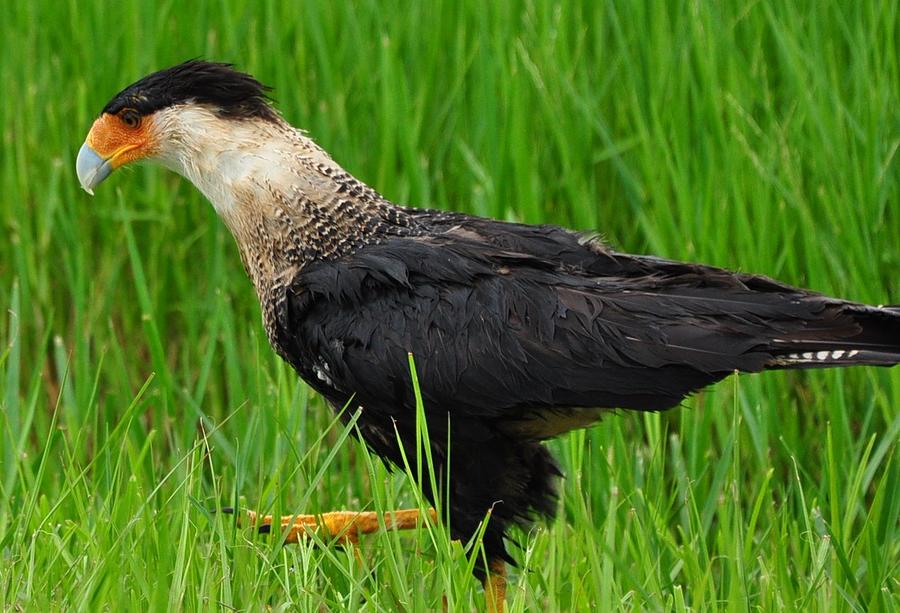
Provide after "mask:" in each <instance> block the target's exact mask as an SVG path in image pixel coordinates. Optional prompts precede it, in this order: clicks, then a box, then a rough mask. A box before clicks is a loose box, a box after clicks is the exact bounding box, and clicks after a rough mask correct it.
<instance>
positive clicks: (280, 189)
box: [76, 59, 900, 611]
mask: <svg viewBox="0 0 900 613" xmlns="http://www.w3.org/2000/svg"><path fill="white" fill-rule="evenodd" d="M270 92H271V89H270V88H268V87H266V86H264V85H263V84H262V83H261V82H260V81H258V80H257V79H256V78H254V77H253V76H251V75H249V74H247V73H244V72H241V71H239V70H238V69H236V68H235V67H234V66H233V65H232V64H226V63H219V62H212V61H207V60H202V59H194V60H189V61H187V62H184V63H181V64H178V65H176V66H172V67H169V68H166V69H163V70H159V71H157V72H154V73H152V74H149V75H147V76H145V77H143V78H141V79H140V80H138V81H136V82H135V83H133V84H131V85H129V86H128V87H126V88H124V89H123V90H122V91H120V92H119V93H117V94H116V95H114V96H113V97H112V98H111V99H110V101H109V102H108V103H107V104H106V106H104V107H103V109H102V111H101V112H100V114H99V116H98V117H97V118H96V120H95V121H94V122H93V125H92V126H91V128H90V130H89V132H88V134H87V137H86V140H85V142H84V144H83V145H82V146H81V149H80V150H79V152H78V156H77V159H76V173H77V176H78V179H79V181H80V183H81V186H82V187H83V188H84V189H85V190H86V191H87V192H88V193H90V194H93V190H94V188H96V187H97V185H98V184H100V183H101V182H102V181H104V180H105V179H106V178H107V177H108V176H109V175H110V174H111V173H112V172H113V171H114V170H115V169H117V168H119V167H121V166H124V165H126V164H129V163H132V162H137V161H140V160H147V161H153V162H156V163H159V164H161V165H162V166H163V167H165V168H168V169H170V170H173V171H175V172H176V173H178V174H180V175H182V176H183V177H185V178H186V179H187V180H189V181H190V182H191V183H193V184H194V186H196V188H197V189H199V191H200V192H202V194H203V195H204V196H205V197H206V199H208V200H209V202H210V203H211V204H212V206H213V207H214V208H215V210H216V212H217V213H218V216H219V217H220V218H221V219H222V221H223V222H224V224H225V225H226V226H227V227H228V229H229V230H230V232H231V234H232V235H233V237H234V239H235V241H236V243H237V247H238V250H239V252H240V256H241V260H242V262H243V266H244V268H245V270H246V272H247V274H248V276H249V278H250V280H251V281H252V284H253V287H254V288H255V290H256V294H257V297H258V299H259V302H260V305H261V310H262V319H263V326H264V328H265V331H266V334H267V337H268V340H269V342H270V344H271V346H272V347H273V349H274V350H275V352H276V353H277V354H278V355H279V356H281V358H283V359H284V360H285V361H286V362H287V363H288V364H290V366H291V367H293V369H294V370H295V371H296V373H297V374H298V375H299V377H300V378H301V379H303V380H304V381H305V382H306V383H307V384H308V385H309V386H310V387H311V388H312V389H314V390H315V391H316V392H318V394H320V395H321V396H322V397H324V399H325V400H326V401H327V402H328V403H329V404H330V405H331V406H332V407H334V408H335V410H337V411H339V412H341V415H342V416H343V419H345V420H346V419H348V417H346V416H347V415H348V414H350V413H351V411H348V410H344V409H345V408H347V407H350V408H352V409H353V414H354V415H355V419H356V432H357V433H358V435H359V436H360V437H361V438H362V440H363V442H364V443H365V444H366V445H367V446H368V447H369V448H370V449H371V450H372V451H373V452H375V453H376V454H377V455H378V456H380V457H381V458H382V459H383V460H384V461H385V462H386V464H387V465H389V466H400V467H402V466H403V462H404V460H403V458H404V457H409V456H410V455H414V454H415V453H416V432H417V422H416V415H417V398H416V390H415V389H414V385H413V382H414V381H413V378H414V377H415V380H416V381H417V383H418V389H419V393H420V394H421V403H422V404H421V406H422V411H423V412H424V418H425V422H426V425H427V428H428V431H429V443H428V444H429V449H428V451H429V452H430V454H431V458H432V463H433V465H432V471H433V473H434V474H432V475H430V477H432V478H423V479H422V485H421V487H422V491H423V494H424V495H425V496H426V497H427V498H428V499H429V500H430V501H431V502H432V503H434V504H443V505H444V506H445V508H446V509H447V518H448V520H449V531H450V535H451V537H452V538H455V539H462V540H463V542H466V541H468V540H469V539H470V538H471V537H472V536H473V535H475V534H476V533H479V531H480V530H483V540H482V545H483V559H481V560H480V561H479V563H478V564H476V566H475V573H476V575H478V577H479V578H480V579H481V580H482V581H483V582H484V586H485V591H486V598H487V608H488V609H489V610H494V611H500V610H503V608H504V606H505V605H504V602H505V590H506V568H507V564H508V563H513V559H512V558H511V556H510V555H509V552H508V550H507V543H508V538H509V537H508V532H509V530H510V528H511V527H512V526H514V525H520V526H528V525H530V524H531V523H532V522H533V521H535V520H536V519H538V518H541V517H547V518H551V517H552V516H553V515H554V512H555V510H556V508H557V484H558V479H559V478H560V477H561V475H562V473H561V470H560V468H559V465H558V464H557V462H556V461H555V460H554V458H553V457H552V455H551V454H550V452H549V451H548V449H547V447H546V446H545V444H544V443H545V442H546V441H547V440H548V439H551V438H553V437H556V436H559V435H561V434H563V433H565V432H568V431H571V430H574V429H578V428H585V427H588V426H591V425H592V424H594V423H596V422H597V421H598V420H599V419H600V418H601V417H602V416H603V415H604V414H607V413H609V412H611V411H615V410H633V411H662V410H665V409H669V408H672V407H675V406H677V405H679V404H680V403H681V402H682V401H683V399H685V398H686V397H688V396H690V395H691V394H693V393H695V392H697V391H699V390H701V389H703V388H705V387H707V386H708V385H710V384H712V383H714V382H716V381H719V380H721V379H723V378H725V377H727V376H729V375H731V374H733V373H737V372H741V373H757V372H761V371H767V370H785V369H812V368H825V367H843V366H856V365H873V366H893V365H895V364H897V363H898V362H900V307H897V306H887V307H878V306H869V305H865V304H860V303H856V302H851V301H847V300H841V299H837V298H831V297H828V296H825V295H822V294H819V293H816V292H813V291H809V290H805V289H800V288H797V287H792V286H790V285H788V284H785V283H781V282H779V281H776V280H773V279H770V278H767V277H765V276H760V275H754V274H746V273H737V272H731V271H728V270H725V269H722V268H717V267H713V266H707V265H703V264H697V263H688V262H680V261H673V260H668V259H663V258H660V257H654V256H647V255H630V254H626V253H620V252H617V251H616V250H614V249H613V248H611V247H610V246H609V245H607V244H606V243H604V242H602V241H601V240H600V239H599V238H597V236H596V235H595V234H591V233H584V232H576V231H573V230H569V229H566V228H563V227H559V226H554V225H529V224H524V223H516V222H509V221H498V220H494V219H489V218H483V217H476V216H472V215H468V214H463V213H456V212H447V211H443V210H433V209H423V208H414V207H408V206H400V205H397V204H395V203H392V202H390V201H389V200H388V199H386V198H384V197H383V196H382V195H381V194H379V193H378V192H377V191H376V190H375V189H373V188H372V187H370V186H368V185H367V184H365V183H364V182H362V181H360V180H358V179H357V178H355V177H354V176H353V175H351V174H350V173H349V172H347V171H346V170H345V169H344V168H342V167H341V166H340V165H339V164H338V163H337V162H335V161H334V159H332V157H331V156H330V155H329V154H328V153H327V152H326V151H325V150H323V149H322V148H321V147H320V146H318V145H317V144H316V143H315V142H314V141H313V140H312V139H311V138H310V137H309V136H307V135H306V133H305V132H304V131H302V130H300V129H298V128H295V127H293V126H292V125H291V124H290V123H288V121H286V120H285V118H284V117H283V116H282V114H281V113H280V112H279V111H278V110H276V108H275V106H274V102H273V101H272V98H271V96H270ZM410 356H412V360H410ZM411 364H412V365H413V367H412V368H411V366H410V365H411ZM432 482H433V483H436V484H438V485H437V487H434V486H432V485H430V483H432ZM248 514H249V516H250V517H251V519H252V521H253V522H255V524H256V525H257V526H258V527H259V529H260V530H262V531H265V530H272V526H273V525H275V526H279V525H280V526H281V527H282V528H283V529H285V530H286V531H287V532H288V536H289V539H290V538H293V539H295V540H296V539H300V538H302V537H303V535H304V534H306V533H307V531H309V530H313V529H320V528H322V529H325V530H326V532H327V533H328V534H331V535H332V536H335V537H339V536H341V535H345V536H346V538H347V539H349V540H351V541H352V540H355V539H356V538H358V535H359V534H364V533H367V532H372V531H374V530H377V529H378V528H379V527H385V526H386V527H395V528H408V527H413V526H416V525H419V524H420V523H421V522H422V521H425V518H423V517H421V514H420V513H419V512H418V510H417V509H411V510H401V511H397V512H396V513H392V514H387V515H385V516H383V517H382V518H380V519H379V518H377V517H376V516H375V515H374V514H373V513H367V512H357V513H354V512H336V513H326V514H324V515H317V516H291V517H287V518H272V517H268V516H265V517H263V516H262V515H256V514H255V513H253V512H248ZM429 514H430V515H431V519H432V520H433V519H435V517H434V512H433V511H429Z"/></svg>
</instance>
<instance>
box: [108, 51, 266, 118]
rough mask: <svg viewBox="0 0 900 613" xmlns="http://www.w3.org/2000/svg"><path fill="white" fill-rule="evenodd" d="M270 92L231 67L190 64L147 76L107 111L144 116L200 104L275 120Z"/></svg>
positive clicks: (115, 99) (241, 115)
mask: <svg viewBox="0 0 900 613" xmlns="http://www.w3.org/2000/svg"><path fill="white" fill-rule="evenodd" d="M268 91H270V88H269V87H267V86H265V85H263V84H262V83H260V82H259V81H257V80H256V79H255V78H253V77H252V76H250V75H248V74H246V73H243V72H239V71H237V70H235V69H234V68H233V67H232V65H231V64H222V63H217V62H207V61H205V60H189V61H187V62H184V63H183V64H178V65H177V66H172V67H171V68H166V69H164V70H160V71H159V72H154V73H153V74H150V75H147V76H146V77H144V78H143V79H141V80H140V81H137V82H136V83H132V84H131V85H129V86H128V87H126V88H125V89H123V90H122V91H121V92H119V93H118V94H116V95H115V96H114V97H113V99H112V100H110V101H109V103H108V104H107V105H106V106H105V107H104V109H103V112H104V113H111V114H115V113H118V112H119V111H121V110H122V109H124V108H133V109H135V110H136V111H138V112H139V113H141V114H142V115H147V114H150V113H152V112H154V111H157V110H159V109H162V108H166V107H168V106H172V105H175V104H183V103H186V102H197V103H201V104H210V105H214V106H216V107H218V108H219V112H220V113H221V114H222V115H224V116H226V117H235V118H248V117H261V118H263V119H274V118H275V117H276V115H275V111H274V110H273V109H272V107H271V106H270V105H269V98H268V95H267V92H268Z"/></svg>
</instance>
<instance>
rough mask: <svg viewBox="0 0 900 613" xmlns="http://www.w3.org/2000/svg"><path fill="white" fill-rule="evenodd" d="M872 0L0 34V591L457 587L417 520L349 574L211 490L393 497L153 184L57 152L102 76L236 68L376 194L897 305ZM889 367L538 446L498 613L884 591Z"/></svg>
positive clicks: (277, 604) (453, 553) (544, 9)
mask: <svg viewBox="0 0 900 613" xmlns="http://www.w3.org/2000/svg"><path fill="white" fill-rule="evenodd" d="M898 12H900V9H898V4H897V3H896V2H894V1H892V0H883V1H879V0H871V1H866V2H843V1H841V0H818V1H809V2H792V3H771V4H770V3H768V2H762V1H760V2H757V1H752V0H749V1H739V2H722V3H718V2H699V1H673V2H668V3H664V2H658V3H657V2H646V3H642V2H569V3H562V4H553V3H549V2H539V1H537V0H534V1H527V2H518V1H513V0H497V1H495V2H462V3H461V2H453V1H440V0H438V1H435V2H429V3H412V4H408V3H404V2H390V1H389V2H374V1H366V2H354V3H343V2H342V3H338V2H324V1H323V2H303V3H281V2H272V1H268V2H247V1H243V0H229V1H226V2H197V3H192V4H191V5H190V6H187V5H185V4H184V3H176V2H171V1H169V2H160V3H156V4H154V3H149V2H147V3H145V2H131V1H125V2H118V3H100V2H78V3H76V2H50V1H49V0H35V1H29V2H25V1H16V2H9V3H7V4H6V6H5V10H4V17H3V19H2V20H0V40H2V41H3V42H2V48H0V52H2V53H0V86H2V91H3V92H4V93H3V104H0V138H2V157H0V230H2V236H3V239H2V240H0V306H2V312H3V316H2V318H0V608H2V609H4V610H32V611H38V610H41V611H43V610H144V609H148V610H165V609H172V610H198V609H201V610H259V609H260V608H262V607H263V606H264V605H268V606H270V607H271V608H272V609H273V610H324V609H338V610H340V609H345V608H346V609H351V610H357V609H361V610H367V611H376V610H377V611H392V610H398V609H400V610H428V609H436V608H439V607H440V606H441V598H442V595H446V596H447V598H448V601H449V604H450V608H451V610H471V609H472V608H473V607H476V606H480V603H481V602H482V600H481V599H482V596H481V593H480V590H479V588H478V587H477V584H476V582H475V581H474V580H473V579H471V577H470V576H469V575H468V572H467V558H466V552H465V551H464V550H463V548H462V546H461V545H459V544H450V543H448V542H447V540H446V535H445V534H444V532H443V531H442V529H441V528H440V527H436V528H433V529H431V530H422V531H419V532H418V533H416V534H398V533H390V534H383V535H378V536H373V537H369V538H367V539H365V542H364V543H363V547H362V550H361V560H362V561H361V563H358V562H357V561H356V560H355V559H354V555H353V554H352V553H351V552H348V551H345V550H342V549H340V548H336V547H333V546H328V545H326V544H320V545H322V546H319V547H314V546H290V547H282V546H280V545H279V544H278V543H277V539H272V538H266V537H256V536H255V535H253V534H251V533H250V532H248V531H246V530H237V529H235V528H234V527H233V525H232V522H231V521H230V520H229V518H225V517H223V516H221V515H211V514H210V513H208V511H207V510H208V509H211V508H215V507H217V506H218V505H220V504H234V503H235V502H236V501H237V502H240V503H242V504H247V505H249V506H253V507H256V508H259V509H262V510H268V511H272V510H274V511H275V512H283V513H290V512H320V511H327V510H331V509H336V508H351V509H352V508H368V509H385V508H392V507H394V506H400V505H409V504H416V502H417V501H416V497H415V489H414V488H413V487H412V486H411V483H410V481H409V480H408V479H407V478H406V477H405V476H404V475H402V474H401V475H390V474H389V473H387V471H386V470H385V469H384V468H383V467H382V466H381V465H380V463H379V462H378V461H377V460H374V459H373V458H371V457H369V455H368V454H367V453H366V452H365V449H364V448H362V447H361V446H360V445H359V444H357V443H356V442H354V441H353V439H352V437H349V438H348V436H347V434H348V433H347V431H345V430H344V429H343V428H341V427H337V426H335V425H334V423H333V415H332V414H331V412H330V411H328V410H327V409H326V408H325V407H324V405H323V403H322V401H321V399H320V398H318V397H316V396H315V395H313V394H311V393H309V391H308V390H307V388H306V387H304V386H303V385H302V384H301V383H299V382H298V381H297V380H296V378H295V377H294V376H293V374H292V373H291V372H290V371H289V369H288V368H286V367H285V365H284V364H282V363H280V361H279V360H278V359H277V358H276V357H275V355H274V354H273V353H272V352H271V351H270V349H269V348H268V346H267V343H266V340H265V336H264V334H263V332H262V328H261V325H260V317H259V311H258V306H257V305H256V303H255V295H254V292H253V291H252V288H251V286H250V283H249V282H248V281H247V279H246V278H245V277H244V273H243V271H242V269H241V266H240V263H239V259H238V255H237V251H236V249H235V247H234V245H233V243H232V240H231V238H230V236H229V235H228V234H227V231H226V230H225V229H224V227H223V226H222V224H221V223H220V222H219V221H218V220H217V219H216V217H215V214H214V212H213V210H212V208H211V207H210V206H209V205H207V204H206V203H205V202H204V201H203V200H202V198H201V197H200V196H199V194H198V193H197V192H196V191H195V190H194V189H193V188H192V187H191V186H190V185H188V184H187V183H186V182H185V181H183V180H181V179H180V178H178V177H176V176H174V175H171V174H168V173H165V172H164V171H162V170H160V169H156V168H151V167H140V168H137V169H135V170H131V171H127V170H126V171H122V172H119V173H116V175H114V176H113V177H112V178H110V179H109V180H108V181H107V182H106V183H105V184H104V185H102V186H101V188H100V189H99V190H98V194H97V196H96V197H95V198H93V199H91V198H89V197H87V196H86V195H85V194H84V193H83V192H81V191H80V189H79V188H78V185H77V181H76V178H75V175H74V157H75V154H76V152H77V150H78V147H79V146H80V144H81V142H82V140H83V138H84V135H85V134H86V132H87V129H88V128H89V126H90V123H91V121H92V120H93V118H94V116H95V115H96V114H97V113H98V112H99V110H100V108H102V106H103V104H104V103H105V102H106V101H107V100H108V98H109V97H111V95H112V94H114V93H115V92H117V91H118V90H119V89H121V88H122V87H123V86H125V85H126V84H128V83H130V82H132V81H133V80H135V79H137V78H138V77H140V76H143V75H144V74H146V73H148V72H150V71H152V70H155V69H158V68H161V67H164V66H167V65H171V64H173V63H177V62H179V61H182V60H184V59H186V58H189V57H194V56H203V57H207V58H212V59H218V60H226V61H233V62H235V63H237V64H238V65H239V66H240V67H241V68H243V69H246V70H248V71H251V72H253V73H254V74H256V75H257V76H258V77H259V78H260V79H261V80H263V81H264V82H267V83H269V84H271V85H273V86H274V87H275V88H276V89H275V98H276V99H277V101H278V106H279V107H280V108H281V109H282V111H283V112H284V114H285V116H286V117H287V118H288V119H289V120H290V121H291V122H293V123H294V124H295V125H299V126H303V127H305V128H307V129H308V130H309V131H310V133H311V134H312V135H313V136H314V137H315V138H316V140H317V141H318V142H319V143H320V144H321V145H323V146H324V147H325V148H326V149H327V150H329V151H330V152H332V154H333V155H334V156H335V158H336V159H337V160H338V161H339V162H340V163H342V164H343V165H344V166H345V167H346V168H347V169H348V170H350V171H351V172H353V173H354V174H356V175H357V176H359V177H360V178H361V179H363V180H365V181H367V182H369V183H370V184H372V185H373V186H375V187H376V188H377V189H379V190H380V191H381V192H382V193H384V194H385V195H386V196H387V197H389V198H391V199H393V200H395V201H398V202H402V203H411V204H416V205H427V206H436V207H442V208H447V209H453V210H464V211H470V212H473V213H478V214H482V215H490V216H495V217H499V218H505V219H517V220H524V221H527V222H541V221H547V222H554V223H560V224H564V225H567V226H571V227H574V228H579V229H585V230H588V229H596V230H600V231H601V232H602V233H603V234H604V235H605V236H606V237H607V238H608V239H609V240H610V241H611V242H612V243H613V244H614V245H615V246H616V247H618V248H621V249H623V250H631V251H636V252H652V253H655V254H659V255H663V256H666V257H671V258H682V259H691V260H700V261H704V262H708V263H712V264H716V265H721V266H725V267H730V268H734V269H740V270H746V271H754V272H761V273H765V274H768V275H770V276H774V277H777V278H780V279H782V280H785V281H788V282H791V283H794V284H797V285H801V286H806V287H811V288H814V289H816V290H820V291H823V292H827V293H831V294H835V295H840V296H843V297H847V298H852V299H856V300H861V301H867V302H873V303H889V302H893V303H898V302H900V278H898V275H897V271H898V270H900V231H898V230H900V218H898V204H900V201H898V175H900V173H898V161H897V159H898V156H897V149H898V145H900V111H898V109H900V93H898V92H900V66H898V56H900V48H898V40H897V39H898V31H900V15H898ZM898 406H900V372H898V371H894V372H892V371H888V370H879V369H855V370H852V371H843V372H815V373H805V374H795V373H772V374H768V375H764V376H743V377H740V378H732V379H730V380H728V381H727V382H724V383H722V384H720V385H718V386H716V387H714V388H712V389H710V390H708V391H707V392H705V393H703V394H700V395H698V396H696V397H694V398H692V399H690V400H688V401H687V402H686V403H685V407H684V408H682V409H679V410H675V411H672V412H669V413H667V414H663V415H646V416H638V415H627V414H622V415H617V416H610V417H608V418H607V419H606V420H605V421H604V422H603V423H602V424H600V425H599V426H598V427H595V428H593V429H591V430H589V431H581V432H577V433H573V434H570V435H568V436H566V437H563V438H562V439H561V440H559V441H555V442H554V443H553V444H552V446H553V448H554V450H555V451H556V452H557V455H558V457H559V458H560V460H561V462H562V464H563V466H564V468H565V471H566V473H567V479H566V480H565V481H564V482H563V485H562V488H563V497H562V501H561V504H560V517H559V520H558V521H557V522H555V523H554V524H552V525H551V526H543V525H540V526H537V527H535V528H534V530H532V531H531V532H530V533H528V534H519V535H518V536H519V538H520V540H521V542H522V544H523V548H522V549H521V550H520V551H517V552H516V553H515V556H516V558H517V559H518V560H519V563H520V567H519V568H518V570H515V571H514V573H513V585H512V589H511V591H510V595H509V602H510V608H511V609H512V610H531V609H538V608H540V609H543V610H549V611H555V610H578V609H581V610H584V609H587V608H589V607H600V608H603V609H613V608H621V609H625V610H631V609H634V610H651V611H658V610H677V611H682V610H688V609H690V610H698V611H701V610H702V611H706V610H728V611H731V610H735V611H746V610H749V609H754V610H756V609H759V610H802V611H807V610H834V611H865V610H872V611H888V610H896V609H897V607H898V605H900V584H898V573H900V569H898V567H900V539H898V534H900V528H898V519H900V466H898V457H897V453H896V451H897V450H896V447H897V440H898V435H900V411H898V408H897V407H898Z"/></svg>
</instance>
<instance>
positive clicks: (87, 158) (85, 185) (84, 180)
mask: <svg viewBox="0 0 900 613" xmlns="http://www.w3.org/2000/svg"><path fill="white" fill-rule="evenodd" d="M112 171H113V167H112V165H111V164H110V163H109V162H108V161H106V160H104V159H103V158H102V157H100V155H99V154H98V153H97V152H96V151H94V150H93V149H91V148H90V146H88V144H87V143H85V144H83V145H82V146H81V149H79V150H78V159H76V160H75V172H76V173H77V174H78V180H79V181H80V182H81V187H82V189H84V191H86V192H87V193H89V194H90V195H91V196H93V195H94V188H95V187H97V186H98V185H100V183H101V181H103V179H105V178H106V177H108V176H109V174H110V173H111V172H112Z"/></svg>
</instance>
